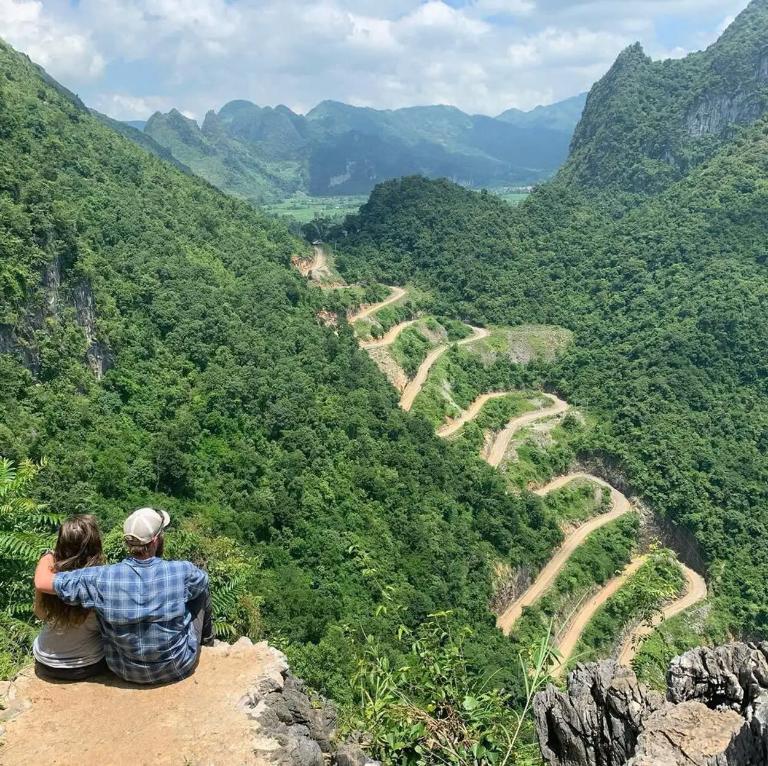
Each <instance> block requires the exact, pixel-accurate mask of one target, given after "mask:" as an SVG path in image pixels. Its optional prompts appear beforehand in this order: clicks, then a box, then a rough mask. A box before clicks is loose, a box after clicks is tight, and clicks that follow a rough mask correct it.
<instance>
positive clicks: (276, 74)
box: [0, 0, 747, 120]
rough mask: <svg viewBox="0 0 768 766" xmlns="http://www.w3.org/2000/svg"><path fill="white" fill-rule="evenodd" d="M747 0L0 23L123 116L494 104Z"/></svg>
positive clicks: (48, 14) (512, 103) (11, 14)
mask: <svg viewBox="0 0 768 766" xmlns="http://www.w3.org/2000/svg"><path fill="white" fill-rule="evenodd" d="M746 5H747V0H570V1H569V0H0V36H1V37H3V38H4V39H5V40H6V41H7V42H9V43H10V44H11V45H13V46H14V47H15V48H17V49H18V50H21V51H24V52H25V53H27V54H28V55H29V56H30V57H31V58H32V59H33V60H34V61H36V62H37V63H39V64H41V65H42V66H44V67H45V68H46V69H47V70H48V72H49V73H50V74H51V75H53V77H55V78H56V79H58V80H59V81H60V82H62V83H63V84H64V85H66V86H67V87H68V88H69V89H70V90H73V91H74V92H76V93H77V94H78V95H79V96H80V97H81V98H82V99H83V100H84V101H85V102H86V103H87V104H88V105H89V106H91V107H94V108H96V109H98V110H100V111H102V112H105V113H106V114H109V115H110V116H112V117H115V118H117V119H122V120H134V119H135V120H139V119H146V118H147V117H149V116H150V114H152V113H153V112H155V111H158V110H159V111H168V110H169V109H171V108H172V107H175V108H177V109H179V110H180V111H181V112H183V113H184V114H186V115H187V116H190V117H194V118H195V119H201V118H202V117H203V116H204V115H205V113H206V112H207V111H208V110H209V109H219V108H220V107H221V106H222V105H223V104H225V103H226V102H227V101H230V100H232V99H237V98H242V99H248V100H250V101H253V102H254V103H257V104H260V105H272V106H274V105H276V104H280V103H282V104H286V105H287V106H289V107H291V108H292V109H294V110H295V111H298V112H302V113H304V112H306V111H308V110H309V109H311V108H312V107H313V106H315V105H316V104H317V103H319V102H320V101H323V100H325V99H333V100H336V101H344V102H347V103H351V104H355V105H358V106H373V107H377V108H386V109H391V108H397V107H402V106H414V105H424V104H452V105H454V106H458V107H459V108H460V109H463V110H465V111H467V112H471V113H477V114H491V115H495V114H498V113H500V112H502V111H504V110H505V109H508V108H510V107H517V108H520V109H530V108H532V107H534V106H536V105H538V104H549V103H553V102H555V101H558V100H561V99H563V98H567V97H569V96H572V95H575V94H577V93H580V92H582V91H584V90H588V89H589V87H590V86H591V85H592V84H593V83H594V82H595V81H596V80H597V79H599V78H600V77H601V76H602V75H603V74H604V73H605V72H606V71H607V70H608V68H609V67H610V66H611V64H612V63H613V61H614V59H615V58H616V56H617V55H618V53H619V52H620V51H621V50H622V49H623V48H625V47H626V46H627V45H630V44H632V43H633V42H636V41H638V40H639V41H640V42H641V43H642V44H643V47H644V48H645V50H646V52H647V53H648V54H649V55H650V56H652V57H653V58H670V57H680V56H684V55H685V54H686V53H688V52H691V51H695V50H700V49H701V48H704V47H706V46H707V45H709V44H711V43H712V42H714V41H715V40H716V39H717V37H718V35H719V34H720V32H722V30H723V29H724V28H725V27H726V26H727V25H728V23H730V21H731V20H732V19H733V18H734V16H735V15H736V14H738V13H739V12H740V11H741V10H743V9H744V8H745V7H746Z"/></svg>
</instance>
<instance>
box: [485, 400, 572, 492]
mask: <svg viewBox="0 0 768 766" xmlns="http://www.w3.org/2000/svg"><path fill="white" fill-rule="evenodd" d="M544 396H546V397H547V398H548V399H550V400H551V401H552V404H551V406H549V407H544V408H543V409H540V410H534V411H533V412H526V413H525V414H524V415H520V417H519V418H515V419H514V420H510V421H509V423H507V425H506V426H505V427H504V429H503V430H502V431H499V433H498V434H497V435H496V438H495V439H494V440H493V444H492V445H491V448H490V450H488V455H487V456H486V458H485V459H486V460H487V461H488V464H489V465H491V466H493V467H494V468H498V467H499V466H500V465H501V461H502V460H503V459H504V455H505V454H506V452H507V447H509V442H510V441H511V440H512V437H513V436H514V435H515V434H516V433H517V432H518V431H519V430H520V429H521V428H525V426H528V425H530V424H531V423H535V422H536V421H537V420H543V419H544V418H551V417H554V416H555V415H560V414H562V413H563V412H566V411H567V410H568V407H569V405H568V402H565V401H563V400H562V399H559V398H558V397H556V396H553V395H552V394H544ZM566 483H567V482H566Z"/></svg>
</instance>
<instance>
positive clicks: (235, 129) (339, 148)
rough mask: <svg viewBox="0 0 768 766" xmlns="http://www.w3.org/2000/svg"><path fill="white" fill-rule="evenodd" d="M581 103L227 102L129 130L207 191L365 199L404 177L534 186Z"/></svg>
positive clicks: (561, 150) (249, 196)
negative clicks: (469, 108)
mask: <svg viewBox="0 0 768 766" xmlns="http://www.w3.org/2000/svg"><path fill="white" fill-rule="evenodd" d="M585 99H586V95H585V94H584V95H581V96H576V97H574V98H571V99H568V100H566V101H563V102H560V103H557V104H553V105H551V106H545V107H537V108H536V109H534V110H532V111H530V112H523V111H520V110H516V109H510V110H508V111H506V112H504V113H503V114H501V115H499V116H498V117H496V118H493V117H486V116H482V115H469V114H466V113H464V112H462V111H460V110H459V109H457V108H455V107H450V106H425V107H410V108H405V109H396V110H378V109H370V108H363V107H355V106H350V105H348V104H342V103H339V102H336V101H324V102H322V103H321V104H319V105H318V106H316V107H315V108H314V109H312V110H311V111H310V112H308V113H307V114H306V115H300V114H296V113H295V112H293V111H291V110H290V109H289V108H288V107H285V106H277V107H274V108H272V107H260V106H257V105H255V104H252V103H251V102H249V101H231V102H229V103H228V104H226V105H225V106H223V107H222V108H221V109H220V110H219V111H218V112H214V111H210V112H208V114H206V116H205V119H204V120H203V122H202V125H198V123H197V122H196V121H195V120H192V119H189V118H187V117H185V116H184V115H182V114H181V113H180V112H179V111H178V110H175V109H173V110H171V111H170V112H168V113H167V114H161V113H156V114H154V115H152V117H150V119H149V120H148V121H147V122H146V124H142V123H141V122H133V123H129V125H130V126H131V127H132V128H137V129H139V130H142V129H143V133H142V134H141V135H143V137H144V139H143V140H144V141H145V143H146V139H147V138H149V139H152V140H153V141H154V142H155V143H156V144H157V146H158V147H161V148H162V149H163V150H165V152H169V153H170V154H171V155H172V156H173V157H174V158H175V159H176V161H177V162H179V163H181V164H182V165H184V166H186V167H188V168H189V169H190V170H191V171H192V172H194V173H195V174H197V175H199V176H201V177H202V178H204V179H206V180H207V181H209V182H210V183H212V184H213V185H214V186H217V187H218V188H220V189H222V190H223V191H226V192H228V193H230V194H233V195H234V196H237V197H240V198H242V199H246V200H248V201H250V202H252V203H255V204H259V203H265V202H274V201H276V200H280V199H283V198H285V197H288V196H290V195H292V194H294V193H296V192H304V193H306V194H310V195H315V196H327V195H334V196H337V195H352V194H367V193H369V192H370V191H371V189H372V188H373V187H374V186H375V185H376V184H377V183H379V182H381V181H385V180H387V179H389V178H395V177H399V176H403V175H410V174H420V175H424V176H427V177H429V178H438V177H440V178H443V177H444V178H449V179H451V180H453V181H455V182H457V183H460V184H462V185H464V186H468V187H473V188H479V187H503V186H525V185H529V184H533V183H536V182H539V181H541V180H544V179H546V178H548V177H549V176H551V175H552V174H553V173H554V172H556V171H557V169H558V168H559V167H560V166H561V165H562V163H563V162H564V161H565V159H566V156H567V154H568V147H569V144H570V140H571V136H572V133H573V130H574V128H575V127H576V124H577V122H578V119H579V116H580V114H581V110H582V109H583V106H584V102H585ZM133 138H134V139H135V140H142V139H139V136H138V135H136V134H133ZM145 148H146V147H145Z"/></svg>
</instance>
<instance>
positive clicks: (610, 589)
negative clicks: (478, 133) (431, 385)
mask: <svg viewBox="0 0 768 766" xmlns="http://www.w3.org/2000/svg"><path fill="white" fill-rule="evenodd" d="M310 274H311V276H312V277H313V278H314V279H319V278H321V276H322V275H323V274H327V275H330V270H329V268H328V262H327V257H326V254H325V251H324V249H323V248H322V247H318V246H316V247H315V261H314V263H313V266H312V268H311V271H310ZM390 289H391V291H392V292H391V293H390V295H389V296H388V297H387V298H386V299H385V300H383V301H381V302H379V303H376V304H373V305H371V306H367V307H363V308H360V309H358V311H357V312H355V313H353V314H350V315H349V317H348V321H349V323H350V324H354V323H355V322H356V321H358V320H360V319H366V318H368V317H371V316H373V315H374V314H376V313H377V312H378V311H380V310H381V309H383V308H385V307H386V306H389V305H391V304H393V303H396V302H397V301H399V300H401V299H402V298H404V297H405V296H406V295H407V290H405V289H403V288H401V287H392V288H390ZM417 321H418V319H412V320H408V321H405V322H401V323H400V324H398V325H395V326H394V327H392V328H390V329H389V330H388V331H387V332H386V333H385V334H384V335H383V336H382V337H381V338H377V339H373V340H369V341H360V346H361V348H363V349H366V350H371V349H381V348H386V347H388V346H391V345H392V344H393V343H394V342H395V341H396V340H397V338H398V337H399V335H400V333H402V332H403V331H404V330H406V329H407V328H408V327H411V326H412V325H414V324H415V323H416V322H417ZM472 331H473V334H472V336H471V337H469V338H465V339H463V340H461V341H458V342H457V343H446V344H443V345H441V346H438V347H437V348H434V349H432V351H430V352H429V354H428V355H427V357H426V359H424V361H423V362H422V363H421V365H420V366H419V369H418V371H417V373H416V376H415V377H414V378H413V379H412V380H411V381H409V382H408V384H407V385H406V387H405V389H404V391H403V394H402V397H401V399H400V406H401V407H402V409H403V410H405V411H406V412H408V411H410V409H411V408H412V407H413V403H414V401H415V400H416V397H417V396H418V395H419V393H420V392H421V390H422V388H423V386H424V384H425V383H426V381H427V378H428V377H429V372H430V370H431V369H432V367H433V366H434V364H435V362H437V360H438V359H439V358H440V357H441V356H442V355H443V354H444V353H445V352H446V351H448V350H449V349H450V348H452V347H453V346H463V345H467V344H469V343H474V342H476V341H479V340H482V339H483V338H487V337H488V336H489V335H490V332H489V331H488V330H487V329H485V328H480V327H473V328H472ZM511 393H513V392H511V391H497V392H492V393H486V394H481V395H480V396H479V397H478V398H477V399H476V400H475V401H474V402H472V404H471V405H470V406H469V407H468V408H467V409H466V410H465V411H464V412H462V413H461V415H460V416H459V417H458V418H456V419H455V420H453V421H451V422H449V423H446V424H444V425H443V426H441V427H440V428H438V429H437V435H438V436H440V437H443V438H445V437H448V436H452V435H453V434H455V433H456V432H458V431H459V430H460V429H461V428H462V427H463V426H465V425H466V424H467V423H469V422H471V421H473V420H474V419H475V418H477V417H478V415H479V414H480V412H481V411H482V409H483V407H484V406H485V404H487V403H488V402H489V401H491V400H493V399H500V398H503V397H505V396H508V395H510V394H511ZM545 396H546V397H547V398H548V399H550V401H551V402H552V404H551V405H550V406H549V407H544V408H542V409H539V410H534V411H532V412H526V413H524V414H523V415H520V416H519V417H517V418H514V419H513V420H511V421H509V423H508V424H507V425H506V426H505V427H504V429H503V430H502V431H500V432H499V433H498V434H497V435H496V437H495V438H494V441H493V443H492V444H491V447H490V449H489V450H488V452H487V454H486V455H484V458H485V460H486V461H487V462H488V463H489V464H490V465H491V466H493V467H495V468H497V467H498V466H499V465H500V464H501V462H502V460H503V459H504V455H505V454H506V452H507V449H508V448H509V443H510V441H511V440H512V437H513V436H514V435H515V434H516V433H517V432H518V431H519V430H520V429H522V428H525V427H526V426H528V425H531V424H532V423H535V422H537V421H539V420H543V419H546V418H551V417H555V416H557V415H561V414H563V413H564V412H566V411H567V410H568V409H569V405H568V403H567V402H565V401H564V400H563V399H560V398H559V397H557V396H554V395H553V394H545ZM577 479H584V480H587V481H590V482H592V483H594V484H597V485H598V486H601V487H605V488H607V489H608V490H609V491H610V499H611V510H610V511H608V512H607V513H603V514H601V515H599V516H595V517H593V518H592V519H590V520H588V521H587V522H585V523H584V524H582V525H581V526H579V527H577V528H576V529H574V530H573V531H571V532H570V533H569V534H568V535H567V536H566V538H565V540H564V541H563V543H562V545H561V546H560V548H558V549H557V550H556V551H555V553H554V555H553V556H552V558H551V559H550V560H549V562H547V564H546V565H545V566H544V568H543V569H542V570H541V572H540V573H539V575H538V577H537V578H536V580H535V581H534V582H533V583H532V585H531V586H530V587H529V588H528V589H527V590H526V591H525V592H524V593H523V594H522V595H521V596H520V597H519V598H517V599H516V600H515V601H514V602H513V603H512V604H511V605H510V606H509V607H508V608H507V609H506V610H505V611H504V612H503V613H502V614H501V615H499V616H498V618H497V621H496V624H497V626H498V627H499V629H500V630H501V631H502V632H503V633H504V634H505V635H509V633H510V632H511V630H512V628H513V626H514V625H515V623H516V622H517V620H518V619H519V618H520V616H521V615H522V612H523V609H524V608H525V607H528V606H532V605H533V604H534V603H535V602H536V601H538V599H539V598H540V597H541V596H542V595H544V593H545V592H546V591H547V590H548V589H549V588H550V587H551V586H552V585H553V584H554V582H555V580H556V579H557V576H558V575H559V574H560V572H561V571H562V569H563V567H564V566H565V565H566V564H567V563H568V560H569V559H570V557H571V556H572V555H573V553H575V551H576V550H577V549H578V548H579V547H580V546H581V545H582V544H583V543H584V541H585V540H586V538H587V537H589V535H591V534H592V533H593V532H595V531H596V530H598V529H600V528H601V527H603V526H605V525H606V524H610V523H611V522H613V521H615V520H616V519H618V518H620V517H621V516H624V515H625V514H627V513H629V512H630V511H631V510H632V506H631V505H630V502H629V500H627V498H626V497H625V496H624V495H623V494H622V493H621V492H619V490H617V489H616V488H615V487H613V486H612V485H610V484H609V483H608V482H606V481H604V480H603V479H601V478H599V477H597V476H594V475H592V474H588V473H584V472H574V473H569V474H567V475H565V476H559V477H557V478H555V479H553V480H552V481H550V482H549V483H548V484H546V485H545V486H543V487H540V488H539V489H536V490H534V492H535V494H537V495H539V496H542V497H543V496H546V495H548V494H549V493H550V492H554V491H556V490H558V489H561V488H562V487H564V486H566V485H567V484H569V483H570V482H572V481H575V480H577ZM646 560H647V556H638V557H636V558H634V559H633V560H632V561H631V562H630V563H629V564H628V565H627V566H626V567H625V569H624V570H623V571H622V572H621V573H620V574H619V575H617V576H616V577H614V578H613V579H611V580H610V581H609V582H608V583H606V584H605V585H604V586H603V587H602V588H601V589H600V590H599V591H598V592H597V593H595V594H594V595H593V596H592V597H591V598H590V599H589V601H588V602H587V603H586V604H585V605H584V606H583V607H582V608H581V609H580V610H579V612H578V614H577V615H576V617H575V618H574V620H573V622H572V623H571V624H570V625H569V626H568V628H567V631H566V633H565V634H564V635H563V637H562V639H561V640H560V641H559V642H558V651H559V653H560V656H561V660H560V664H559V665H558V666H557V667H556V668H555V669H554V671H553V673H554V675H558V674H560V673H562V671H563V670H564V669H565V667H566V666H567V664H568V660H569V659H570V657H571V655H572V654H573V651H574V649H575V647H576V645H577V643H578V641H579V638H580V637H581V635H582V633H583V632H584V630H585V628H586V626H587V625H588V624H589V621H590V620H591V619H592V617H593V616H594V615H595V613H596V612H597V611H598V610H599V609H600V607H601V606H602V605H603V604H605V602H606V601H607V600H608V599H609V598H610V597H611V596H613V595H614V594H615V593H616V592H617V591H618V590H619V589H620V588H621V587H622V586H623V585H624V584H625V583H626V582H627V580H628V579H629V578H630V577H631V576H632V575H633V574H635V572H637V571H638V570H639V569H640V567H641V566H642V565H643V563H644V562H645V561H646ZM681 566H682V569H683V573H684V575H685V578H686V582H687V588H686V591H685V593H684V594H683V596H682V597H680V598H679V599H677V600H675V601H673V602H672V603H670V604H668V605H667V606H666V607H664V608H663V609H662V612H661V613H660V614H659V615H657V616H656V617H655V618H654V620H652V622H651V624H642V625H639V626H637V627H636V628H635V629H634V630H633V631H632V632H631V633H630V635H629V636H628V637H627V638H626V640H625V641H624V642H623V644H622V646H621V650H620V652H619V662H620V664H622V665H629V664H630V663H631V661H632V659H633V658H634V656H635V654H636V652H637V648H638V645H639V643H640V641H642V639H643V638H645V637H646V636H648V635H650V634H651V633H652V632H653V630H655V628H657V627H658V626H659V625H660V624H661V623H662V622H663V621H664V620H667V619H669V618H671V617H674V616H676V615H678V614H680V613H681V612H684V611H685V610H686V609H688V608H690V607H691V606H693V605H695V604H697V603H699V602H700V601H703V600H704V599H706V598H707V584H706V581H705V580H704V578H703V577H702V576H701V575H699V574H698V573H697V572H694V571H693V570H692V569H690V568H689V567H686V566H683V565H681Z"/></svg>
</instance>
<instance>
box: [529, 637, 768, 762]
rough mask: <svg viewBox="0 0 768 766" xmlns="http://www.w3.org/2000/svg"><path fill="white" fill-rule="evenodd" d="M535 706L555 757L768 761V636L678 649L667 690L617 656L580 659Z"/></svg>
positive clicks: (545, 748)
mask: <svg viewBox="0 0 768 766" xmlns="http://www.w3.org/2000/svg"><path fill="white" fill-rule="evenodd" d="M534 713H535V717H536V730H537V734H538V737H539V743H540V745H541V751H542V755H543V757H544V760H545V761H546V762H547V763H548V764H550V766H761V765H763V766H764V764H768V642H763V643H759V644H746V643H733V644H727V645H725V646H721V647H718V648H716V649H694V650H692V651H690V652H687V653H686V654H683V655H681V656H680V657H676V658H675V659H674V660H673V661H672V664H671V666H670V668H669V671H668V673H667V694H666V699H665V698H664V697H663V696H662V695H660V694H658V693H656V692H653V691H649V690H648V689H647V688H646V687H645V686H644V685H643V684H641V683H639V682H638V680H637V677H636V676H635V674H634V673H633V672H632V671H631V670H629V669H628V668H625V667H621V666H619V665H618V664H617V663H615V662H613V661H610V662H599V663H590V664H587V665H578V666H577V667H576V669H575V670H574V671H573V672H572V673H571V675H570V676H569V678H568V688H567V691H565V692H562V691H560V690H558V689H556V688H555V687H554V686H549V687H547V689H546V690H545V691H543V692H541V693H539V694H538V695H537V696H536V699H535V701H534Z"/></svg>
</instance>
